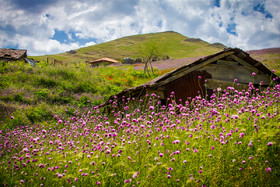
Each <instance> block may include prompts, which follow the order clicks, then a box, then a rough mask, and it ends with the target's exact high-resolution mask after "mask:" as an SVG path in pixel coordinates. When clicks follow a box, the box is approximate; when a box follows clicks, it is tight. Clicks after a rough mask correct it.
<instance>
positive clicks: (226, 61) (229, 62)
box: [217, 60, 238, 66]
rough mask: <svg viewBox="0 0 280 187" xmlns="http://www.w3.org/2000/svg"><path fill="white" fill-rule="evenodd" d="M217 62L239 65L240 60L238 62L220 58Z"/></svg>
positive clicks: (219, 63)
mask: <svg viewBox="0 0 280 187" xmlns="http://www.w3.org/2000/svg"><path fill="white" fill-rule="evenodd" d="M217 64H218V65H235V66H237V65H238V62H236V61H228V60H218V61H217Z"/></svg>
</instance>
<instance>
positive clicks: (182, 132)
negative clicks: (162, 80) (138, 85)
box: [0, 85, 280, 186]
mask: <svg viewBox="0 0 280 187" xmlns="http://www.w3.org/2000/svg"><path fill="white" fill-rule="evenodd" d="M173 94H174V93H171V95H170V98H169V99H168V100H169V104H168V105H167V106H161V105H160V102H159V98H158V96H156V95H155V94H151V95H146V97H145V98H144V99H143V100H140V101H139V102H140V103H139V104H138V105H137V106H136V107H133V106H135V105H133V103H134V102H135V100H134V99H133V98H124V100H125V101H126V103H127V105H125V106H123V108H122V109H121V110H120V111H117V110H114V108H118V106H119V105H118V103H115V102H114V101H112V109H113V110H112V111H111V113H110V114H109V115H107V114H104V113H101V110H102V109H100V108H98V107H94V108H89V109H88V110H87V111H81V110H79V109H78V108H77V110H75V111H69V112H70V113H71V114H72V116H71V117H67V118H65V117H63V116H61V115H60V114H59V115H54V116H53V119H54V122H51V123H48V124H34V125H30V126H22V125H20V124H19V125H18V127H16V128H15V129H5V130H1V131H0V133H1V136H0V155H1V157H0V174H1V179H0V184H2V185H9V186H15V185H23V186H95V185H101V186H279V185H280V181H279V174H280V173H279V172H280V170H279V169H280V168H279V163H280V157H279V132H280V126H279V120H280V111H279V108H280V103H279V99H280V85H276V86H275V87H274V88H267V89H264V90H263V91H258V90H256V89H255V88H253V87H252V85H251V87H250V89H249V90H247V91H245V90H244V91H237V90H234V89H233V88H232V87H229V88H228V89H227V90H225V91H224V92H215V94H214V95H212V96H211V100H210V101H207V100H205V99H204V98H202V97H200V96H197V97H196V98H193V99H192V100H189V101H186V102H185V103H176V102H175V100H174V95H173ZM146 104H148V106H147V107H145V108H144V109H141V106H142V105H146ZM33 113H36V111H33ZM34 118H36V114H34ZM10 120H17V118H16V117H13V118H12V119H10Z"/></svg>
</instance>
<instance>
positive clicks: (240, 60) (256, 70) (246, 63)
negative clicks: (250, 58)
mask: <svg viewBox="0 0 280 187" xmlns="http://www.w3.org/2000/svg"><path fill="white" fill-rule="evenodd" d="M231 57H232V58H234V60H236V61H237V62H239V63H240V64H242V65H244V66H247V67H251V68H253V70H254V72H255V73H257V72H259V71H260V70H259V69H258V68H256V67H254V66H253V65H251V64H249V63H248V62H246V61H245V60H243V59H241V58H239V57H237V56H235V55H231Z"/></svg>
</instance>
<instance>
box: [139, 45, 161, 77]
mask: <svg viewBox="0 0 280 187" xmlns="http://www.w3.org/2000/svg"><path fill="white" fill-rule="evenodd" d="M163 51H164V48H163V45H162V43H161V42H160V41H157V40H150V41H148V42H145V43H144V44H143V45H140V46H139V54H140V57H141V58H142V61H143V62H144V63H145V67H144V73H146V72H147V73H148V75H150V74H149V71H150V70H149V67H148V64H149V65H150V68H151V71H152V73H153V74H154V69H153V66H152V61H153V59H155V58H158V57H160V56H162V55H163Z"/></svg>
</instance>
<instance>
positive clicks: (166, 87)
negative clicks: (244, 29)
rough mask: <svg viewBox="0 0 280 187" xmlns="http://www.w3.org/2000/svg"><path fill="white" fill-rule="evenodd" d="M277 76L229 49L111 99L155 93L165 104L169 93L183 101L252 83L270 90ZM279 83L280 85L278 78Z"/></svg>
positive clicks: (234, 49)
mask: <svg viewBox="0 0 280 187" xmlns="http://www.w3.org/2000/svg"><path fill="white" fill-rule="evenodd" d="M252 74H253V75H254V76H253V75H252ZM276 77H277V76H276V75H275V74H274V73H273V72H271V71H270V70H269V69H268V68H267V67H265V66H264V65H263V64H262V63H261V62H259V61H257V60H255V59H253V58H252V57H250V55H249V54H248V53H246V52H244V51H242V50H241V49H238V48H227V49H224V50H223V51H220V52H218V53H216V54H213V55H209V56H206V57H204V58H201V59H199V60H196V61H194V62H190V63H188V64H186V65H184V66H182V67H180V68H178V69H175V70H173V71H171V72H169V73H166V74H164V75H162V76H160V77H157V78H156V79H153V80H152V81H150V82H147V83H145V84H143V85H140V86H137V87H134V88H131V89H125V90H123V91H122V92H120V93H118V94H117V95H115V96H111V97H110V99H109V100H113V99H114V98H119V99H120V100H121V99H122V97H123V96H124V97H129V98H132V97H134V98H135V99H137V98H139V97H141V96H144V95H145V94H147V93H155V94H157V95H158V96H160V98H161V99H162V102H163V103H165V101H166V99H167V98H169V96H170V93H171V92H175V98H176V100H177V101H178V100H179V99H182V102H184V101H186V100H188V99H190V98H193V97H195V96H197V95H202V96H205V94H206V91H207V94H208V95H211V94H212V93H213V90H214V89H217V88H220V89H222V90H224V89H226V88H227V87H235V89H239V90H242V89H247V88H248V84H249V83H250V82H251V83H253V84H255V86H257V87H259V85H260V83H261V84H262V87H267V86H269V85H270V83H271V79H272V78H276ZM277 81H278V82H279V83H280V80H279V79H277ZM107 104H109V103H108V102H106V103H105V105H107Z"/></svg>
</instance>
